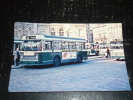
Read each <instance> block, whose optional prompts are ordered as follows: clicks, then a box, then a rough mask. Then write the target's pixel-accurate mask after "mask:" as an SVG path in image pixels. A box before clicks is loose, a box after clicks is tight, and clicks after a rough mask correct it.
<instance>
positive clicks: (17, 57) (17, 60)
mask: <svg viewBox="0 0 133 100" xmlns="http://www.w3.org/2000/svg"><path fill="white" fill-rule="evenodd" d="M19 61H20V55H19V48H17V49H16V51H15V54H14V65H15V66H18V65H19Z"/></svg>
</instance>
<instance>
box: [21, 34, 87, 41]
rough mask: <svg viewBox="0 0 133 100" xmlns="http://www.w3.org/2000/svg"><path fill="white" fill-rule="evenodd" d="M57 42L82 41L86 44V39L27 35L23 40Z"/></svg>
mask: <svg viewBox="0 0 133 100" xmlns="http://www.w3.org/2000/svg"><path fill="white" fill-rule="evenodd" d="M41 39H44V40H52V41H54V40H57V41H80V42H81V41H82V42H86V40H85V39H82V38H72V37H62V36H50V35H27V36H23V37H22V40H41Z"/></svg>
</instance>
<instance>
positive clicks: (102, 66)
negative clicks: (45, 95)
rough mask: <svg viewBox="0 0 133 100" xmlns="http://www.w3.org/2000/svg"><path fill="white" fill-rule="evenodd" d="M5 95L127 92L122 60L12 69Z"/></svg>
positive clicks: (94, 60) (99, 59) (101, 60)
mask: <svg viewBox="0 0 133 100" xmlns="http://www.w3.org/2000/svg"><path fill="white" fill-rule="evenodd" d="M8 90H9V92H47V91H51V92H53V91H123V90H124V91H126V90H127V91H129V90H131V89H130V85H129V80H128V76H127V71H126V65H125V61H116V60H115V59H108V58H90V59H89V60H87V61H84V62H83V63H80V64H63V65H61V66H58V67H50V66H41V67H38V66H32V67H24V68H12V69H11V75H10V82H9V88H8Z"/></svg>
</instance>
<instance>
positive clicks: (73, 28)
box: [14, 22, 87, 40]
mask: <svg viewBox="0 0 133 100" xmlns="http://www.w3.org/2000/svg"><path fill="white" fill-rule="evenodd" d="M33 34H34V35H35V34H41V35H51V36H64V37H74V38H83V39H86V40H87V32H86V24H69V23H26V22H16V23H15V25H14V38H17V39H21V37H22V36H24V35H33Z"/></svg>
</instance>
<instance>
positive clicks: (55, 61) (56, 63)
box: [53, 56, 61, 67]
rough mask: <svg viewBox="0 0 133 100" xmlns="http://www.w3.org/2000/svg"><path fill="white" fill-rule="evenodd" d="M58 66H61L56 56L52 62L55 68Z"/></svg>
mask: <svg viewBox="0 0 133 100" xmlns="http://www.w3.org/2000/svg"><path fill="white" fill-rule="evenodd" d="M60 64H61V61H60V58H59V57H58V56H56V57H55V58H54V61H53V66H54V67H56V66H59V65H60Z"/></svg>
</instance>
